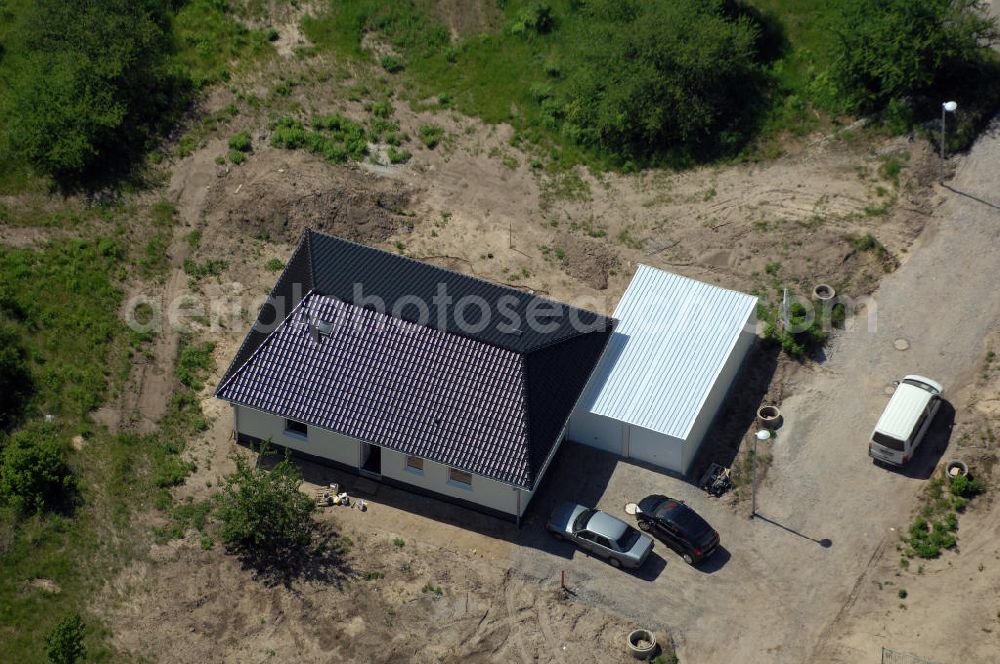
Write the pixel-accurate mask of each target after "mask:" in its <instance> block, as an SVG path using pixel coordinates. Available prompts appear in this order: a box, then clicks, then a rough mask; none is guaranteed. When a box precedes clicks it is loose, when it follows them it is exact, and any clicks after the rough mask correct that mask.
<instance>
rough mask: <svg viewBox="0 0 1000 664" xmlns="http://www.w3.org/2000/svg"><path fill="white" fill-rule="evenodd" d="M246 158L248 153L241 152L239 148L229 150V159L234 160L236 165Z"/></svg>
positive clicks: (233, 162)
mask: <svg viewBox="0 0 1000 664" xmlns="http://www.w3.org/2000/svg"><path fill="white" fill-rule="evenodd" d="M246 160H247V156H246V153H244V152H240V151H239V150H230V151H229V161H230V162H232V164H233V165H234V166H239V165H240V164H242V163H243V162H244V161H246Z"/></svg>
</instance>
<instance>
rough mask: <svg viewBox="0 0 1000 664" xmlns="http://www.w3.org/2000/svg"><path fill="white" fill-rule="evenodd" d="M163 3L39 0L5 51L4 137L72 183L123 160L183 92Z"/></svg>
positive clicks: (146, 141)
mask: <svg viewBox="0 0 1000 664" xmlns="http://www.w3.org/2000/svg"><path fill="white" fill-rule="evenodd" d="M172 10H173V5H172V3H171V2H169V1H168V0H88V1H87V2H65V1H64V0H35V2H34V3H32V4H31V5H30V6H28V8H27V9H26V10H25V11H24V12H23V13H22V14H20V16H19V17H18V19H19V24H18V26H17V29H16V31H15V34H16V35H17V37H16V38H17V40H18V44H17V46H18V47H17V48H16V49H11V52H10V54H9V57H11V58H13V59H14V60H15V62H13V63H9V65H10V66H8V67H7V70H8V72H11V75H12V76H13V80H12V81H11V82H10V83H11V94H12V102H13V103H12V104H11V106H12V111H13V118H12V121H11V122H10V123H9V127H8V131H9V136H8V139H9V141H10V143H11V145H12V146H13V147H14V149H15V150H16V151H17V152H18V153H19V154H20V155H21V156H22V157H24V158H26V159H27V160H28V161H30V162H31V163H32V164H34V165H35V166H36V167H37V168H38V169H40V170H41V171H43V172H46V173H49V174H52V175H54V176H56V177H57V178H59V179H63V180H67V179H69V180H71V179H75V178H79V177H82V176H86V175H88V174H92V173H93V172H95V171H97V170H98V169H100V170H108V169H109V168H111V169H113V168H114V167H116V166H118V165H120V164H122V163H127V162H128V161H129V159H130V158H132V157H134V156H135V155H136V154H137V153H141V152H142V151H144V150H145V149H147V148H148V147H149V145H150V144H151V142H152V141H153V140H154V139H155V136H156V135H157V133H158V130H159V129H160V128H161V127H162V125H163V123H164V122H165V121H167V120H169V117H170V111H171V110H172V109H175V108H177V107H178V105H179V103H180V102H182V101H183V100H184V98H185V93H186V90H187V87H188V86H187V83H186V80H185V77H184V75H183V72H179V71H177V70H176V69H175V68H173V67H171V66H170V60H169V55H170V53H171V51H172V48H173V42H172V37H171V27H170V26H171V22H170V21H171V12H172Z"/></svg>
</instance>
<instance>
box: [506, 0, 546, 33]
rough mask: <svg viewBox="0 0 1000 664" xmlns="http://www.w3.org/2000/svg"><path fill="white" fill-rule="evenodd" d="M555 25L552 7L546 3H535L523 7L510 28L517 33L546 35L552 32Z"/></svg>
mask: <svg viewBox="0 0 1000 664" xmlns="http://www.w3.org/2000/svg"><path fill="white" fill-rule="evenodd" d="M555 25H556V20H555V16H554V15H553V14H552V8H551V7H549V6H548V5H547V4H545V3H535V4H533V5H529V6H527V7H524V8H523V9H521V11H519V12H518V13H517V16H516V17H515V19H514V20H513V22H511V24H510V26H509V27H508V29H509V30H510V32H511V33H512V34H515V35H520V34H527V33H532V32H534V33H537V34H540V35H544V34H547V33H549V32H552V29H553V28H554V27H555Z"/></svg>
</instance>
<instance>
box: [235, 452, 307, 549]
mask: <svg viewBox="0 0 1000 664" xmlns="http://www.w3.org/2000/svg"><path fill="white" fill-rule="evenodd" d="M260 454H261V456H262V457H263V456H267V455H268V454H269V450H268V448H267V447H266V446H265V447H264V448H263V449H262V450H261V452H260ZM233 460H234V462H235V463H236V470H235V471H233V472H232V473H231V474H229V475H226V476H225V477H224V478H223V480H222V492H221V495H220V496H219V508H218V512H217V515H218V517H219V520H220V521H221V522H222V539H223V541H224V542H225V544H226V547H227V548H228V549H229V550H231V551H233V552H235V553H237V554H239V555H241V556H245V557H247V558H250V559H252V560H255V561H258V562H264V563H268V564H280V563H281V562H282V561H283V560H285V559H287V558H289V557H291V556H295V555H297V554H301V553H303V552H304V551H305V550H306V547H307V546H308V545H309V543H310V541H311V538H312V532H313V520H312V513H313V510H314V509H315V504H314V503H313V500H312V499H311V498H310V497H309V496H307V495H305V494H304V493H302V492H301V491H300V490H299V486H300V485H301V484H302V478H301V476H300V474H299V472H298V469H297V468H296V467H295V466H293V465H292V464H291V462H290V461H289V458H288V456H287V455H286V456H285V458H284V459H282V460H281V461H280V462H278V464H277V465H275V466H274V468H272V469H271V470H270V471H268V470H265V469H263V468H258V467H252V466H251V465H250V464H249V463H248V462H247V460H246V459H245V458H243V457H241V456H234V457H233Z"/></svg>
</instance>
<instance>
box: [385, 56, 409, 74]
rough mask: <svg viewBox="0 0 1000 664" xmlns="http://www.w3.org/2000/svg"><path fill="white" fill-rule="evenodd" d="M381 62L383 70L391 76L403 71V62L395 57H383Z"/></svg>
mask: <svg viewBox="0 0 1000 664" xmlns="http://www.w3.org/2000/svg"><path fill="white" fill-rule="evenodd" d="M379 62H380V63H381V65H382V69H385V70H386V71H387V72H389V73H390V74H395V73H396V72H398V71H402V70H403V61H402V60H400V59H399V58H397V57H396V56H395V55H383V56H382V59H381V60H379Z"/></svg>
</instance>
